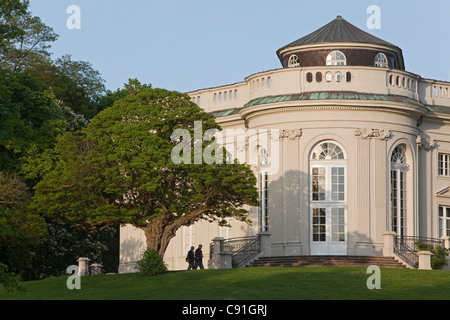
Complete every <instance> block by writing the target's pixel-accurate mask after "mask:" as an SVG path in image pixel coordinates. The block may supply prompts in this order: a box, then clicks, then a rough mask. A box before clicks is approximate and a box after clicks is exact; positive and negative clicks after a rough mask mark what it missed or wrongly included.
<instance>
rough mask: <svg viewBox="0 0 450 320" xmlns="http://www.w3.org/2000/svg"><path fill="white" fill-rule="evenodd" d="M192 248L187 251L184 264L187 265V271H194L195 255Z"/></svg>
mask: <svg viewBox="0 0 450 320" xmlns="http://www.w3.org/2000/svg"><path fill="white" fill-rule="evenodd" d="M194 249H195V248H194V246H192V247H191V250H189V251H188V254H187V257H186V262H187V263H189V266H188V270H191V269H194V265H195V253H194Z"/></svg>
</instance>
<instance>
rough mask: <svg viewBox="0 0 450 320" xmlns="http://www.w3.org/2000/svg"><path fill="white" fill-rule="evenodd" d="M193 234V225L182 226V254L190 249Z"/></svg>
mask: <svg viewBox="0 0 450 320" xmlns="http://www.w3.org/2000/svg"><path fill="white" fill-rule="evenodd" d="M193 235H194V226H193V225H190V226H184V227H183V248H184V252H183V253H184V255H186V254H187V253H188V251H189V250H191V247H192V245H193V242H192V239H193Z"/></svg>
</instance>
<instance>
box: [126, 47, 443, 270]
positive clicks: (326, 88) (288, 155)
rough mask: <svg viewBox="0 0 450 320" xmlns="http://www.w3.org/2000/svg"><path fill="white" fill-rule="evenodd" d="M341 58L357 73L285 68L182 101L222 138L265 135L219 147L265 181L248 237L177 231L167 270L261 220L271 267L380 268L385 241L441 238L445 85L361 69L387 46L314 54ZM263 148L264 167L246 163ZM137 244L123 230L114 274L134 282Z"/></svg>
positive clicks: (200, 228) (198, 228)
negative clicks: (333, 261) (322, 259)
mask: <svg viewBox="0 0 450 320" xmlns="http://www.w3.org/2000/svg"><path fill="white" fill-rule="evenodd" d="M312 47H314V44H308V45H307V47H305V48H303V47H301V46H300V47H296V48H294V49H295V50H296V52H303V51H302V50H309V51H311V50H312V49H314V48H312ZM349 47H351V48H352V55H354V56H355V57H358V59H355V60H354V61H363V62H364V63H361V65H358V64H356V65H355V64H352V65H326V64H325V63H326V61H324V62H323V65H317V64H318V63H315V64H314V65H315V66H309V65H307V64H306V66H304V65H303V64H302V61H301V59H300V61H299V66H298V67H292V68H289V67H286V64H284V66H285V67H283V68H281V69H277V70H270V71H265V72H260V73H256V74H253V75H250V76H248V77H247V78H245V80H244V81H242V82H238V83H235V84H231V85H225V86H221V87H215V88H208V89H201V90H197V91H193V92H189V93H188V94H189V95H190V96H191V98H192V100H193V101H194V102H196V103H197V104H198V105H199V106H200V107H201V108H203V109H204V110H205V111H207V112H210V113H213V114H215V115H216V117H217V122H218V123H219V124H220V125H221V126H222V128H223V132H224V133H225V135H227V130H228V132H236V130H237V129H239V130H240V131H239V132H243V133H249V132H252V134H256V135H258V137H259V136H260V135H261V133H262V132H269V134H268V136H269V137H268V138H266V137H265V136H264V139H259V140H258V139H256V140H255V139H254V140H253V141H247V142H246V143H239V141H237V140H233V136H232V133H230V134H229V135H230V140H227V141H232V143H229V144H227V148H228V149H229V150H230V151H232V152H233V154H235V155H236V156H237V157H238V158H239V159H240V160H241V161H245V162H247V163H251V164H252V168H253V169H254V172H255V174H256V175H257V176H258V178H259V179H262V177H264V176H263V175H262V173H264V172H269V173H268V176H267V191H266V193H265V195H264V197H266V198H267V208H265V212H264V213H263V215H267V217H266V218H267V219H262V217H261V210H258V208H249V214H250V218H251V219H252V220H253V221H255V223H254V225H252V226H249V225H245V224H243V223H240V222H237V221H231V224H232V228H231V230H226V229H224V228H220V227H219V226H218V225H217V224H212V223H206V222H199V223H197V224H195V225H194V226H191V227H189V228H188V227H183V228H181V229H180V230H179V231H178V233H177V236H176V237H175V238H174V239H173V240H172V242H171V244H170V246H169V248H168V250H167V252H166V256H165V260H166V262H167V263H168V264H169V268H170V269H185V268H187V264H186V262H185V261H184V258H185V256H186V254H187V248H189V247H190V245H194V246H195V247H197V245H198V244H203V249H204V255H205V259H208V258H209V252H208V251H209V243H210V242H211V241H212V239H214V238H215V237H224V238H230V237H231V238H233V237H241V236H248V235H256V234H257V233H258V232H259V231H260V229H261V225H262V223H263V222H262V220H264V221H267V222H266V223H267V225H266V226H264V227H265V228H266V229H267V230H266V231H268V232H270V234H271V239H270V240H271V254H272V255H273V256H285V255H311V254H313V255H314V254H339V255H379V256H381V255H383V249H384V245H385V244H384V242H385V240H384V236H383V235H384V234H385V233H386V232H392V231H394V232H396V233H397V234H400V235H403V236H421V237H431V238H439V237H442V236H448V235H450V234H447V232H450V231H449V230H448V229H450V222H448V221H450V209H449V219H447V218H446V208H447V206H448V207H449V208H450V191H449V187H450V167H449V169H448V170H447V169H446V166H447V165H449V166H450V156H449V157H448V159H447V158H446V155H447V154H449V155H450V125H447V124H450V83H449V82H444V81H437V80H429V79H423V78H422V77H420V76H419V75H416V74H413V73H410V72H407V71H403V70H401V69H393V68H389V67H376V66H369V65H368V63H367V61H369V60H368V59H369V58H370V60H373V56H374V51H377V50H378V51H380V52H385V50H386V46H385V45H378V44H376V43H372V44H364V46H362V45H361V50H362V51H361V52H359V53H355V50H356V49H355V48H357V47H358V44H355V43H351V42H348V43H345V42H334V43H329V44H323V43H320V44H317V48H316V49H317V50H320V52H325V51H327V50H328V51H333V50H338V49H339V48H349ZM367 47H370V48H371V50H368V49H367ZM377 47H378V48H377ZM288 49H289V50H290V51H289V50H288ZM294 49H290V48H287V49H285V50H287V51H289V52H294V51H292V50H294ZM394 49H395V48H394ZM394 49H392V48H391V49H390V50H394ZM287 51H286V52H287ZM343 51H345V50H343ZM345 52H347V51H345ZM365 53H367V54H369V55H370V57H369V58H368V57H367V56H364V54H365ZM400 53H401V52H400ZM396 54H399V51H398V50H397V51H396ZM299 57H300V58H301V57H302V55H301V54H299ZM324 57H325V55H324ZM398 59H401V61H403V57H399V58H398ZM322 60H324V59H322ZM283 61H284V60H283ZM274 132H276V133H277V134H276V135H274V134H273V133H274ZM250 140H251V139H250ZM275 142H276V143H275ZM261 148H264V149H265V151H264V152H266V156H267V157H268V159H269V160H268V163H266V164H261V163H258V162H257V161H253V162H252V161H250V160H251V158H252V157H256V158H258V152H259V150H261ZM326 148H328V149H326ZM333 152H335V153H339V152H340V155H339V156H338V155H335V154H333ZM316 154H317V158H315V156H316ZM269 167H270V170H269ZM259 186H261V184H259ZM446 223H448V225H449V227H448V228H447V227H445V224H446ZM263 231H264V230H263ZM144 243H145V239H144V238H143V235H142V233H141V231H139V230H137V229H134V228H132V227H130V226H126V227H124V228H122V231H121V270H120V271H121V272H127V271H132V267H130V266H132V265H133V263H134V262H135V261H136V259H137V258H138V256H139V252H140V251H142V250H143V248H144Z"/></svg>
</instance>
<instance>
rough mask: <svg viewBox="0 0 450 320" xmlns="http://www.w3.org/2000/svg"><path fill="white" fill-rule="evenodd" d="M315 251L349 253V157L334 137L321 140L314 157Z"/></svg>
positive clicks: (312, 228)
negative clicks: (347, 217)
mask: <svg viewBox="0 0 450 320" xmlns="http://www.w3.org/2000/svg"><path fill="white" fill-rule="evenodd" d="M310 168H311V169H310V170H311V171H310V174H311V179H310V181H311V184H310V207H311V238H310V239H311V254H312V255H330V254H337V255H344V254H347V233H346V232H347V231H346V229H347V225H346V221H347V219H346V212H347V194H346V193H347V192H346V190H347V187H346V183H347V182H346V174H347V172H346V171H347V161H346V156H345V153H344V150H343V149H342V147H341V146H340V145H339V144H337V143H336V142H334V141H325V142H322V143H320V144H318V145H317V146H316V147H315V148H314V149H313V151H312V154H311V158H310Z"/></svg>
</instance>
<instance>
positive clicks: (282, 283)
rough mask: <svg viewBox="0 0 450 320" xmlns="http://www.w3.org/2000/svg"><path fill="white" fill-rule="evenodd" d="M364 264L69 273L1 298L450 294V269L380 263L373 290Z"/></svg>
mask: <svg viewBox="0 0 450 320" xmlns="http://www.w3.org/2000/svg"><path fill="white" fill-rule="evenodd" d="M369 276H370V274H366V269H365V268H298V267H297V268H243V269H231V270H230V269H228V270H192V271H171V272H169V273H167V274H164V275H160V276H156V277H150V278H146V277H143V276H142V275H140V274H118V275H96V276H86V277H82V278H81V289H80V290H76V289H74V290H69V289H67V287H66V280H67V278H68V276H64V277H57V278H50V279H45V280H40V281H30V282H25V283H22V285H23V287H24V288H25V290H26V292H15V293H6V292H5V290H4V289H3V288H0V300H5V299H13V300H19V299H26V300H31V299H33V300H36V299H43V300H54V299H56V300H59V299H69V300H75V299H85V300H88V299H92V300H94V299H95V300H100V299H101V300H108V299H115V300H117V299H120V300H124V299H133V300H141V299H146V300H158V299H164V300H227V299H232V300H302V299H308V300H310V299H340V300H341V299H350V300H357V299H364V300H368V299H385V300H393V299H401V300H414V299H432V300H449V299H450V271H424V270H408V269H406V270H402V269H381V289H379V290H377V289H373V290H369V289H368V288H367V286H366V282H367V279H368V277H369Z"/></svg>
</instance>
